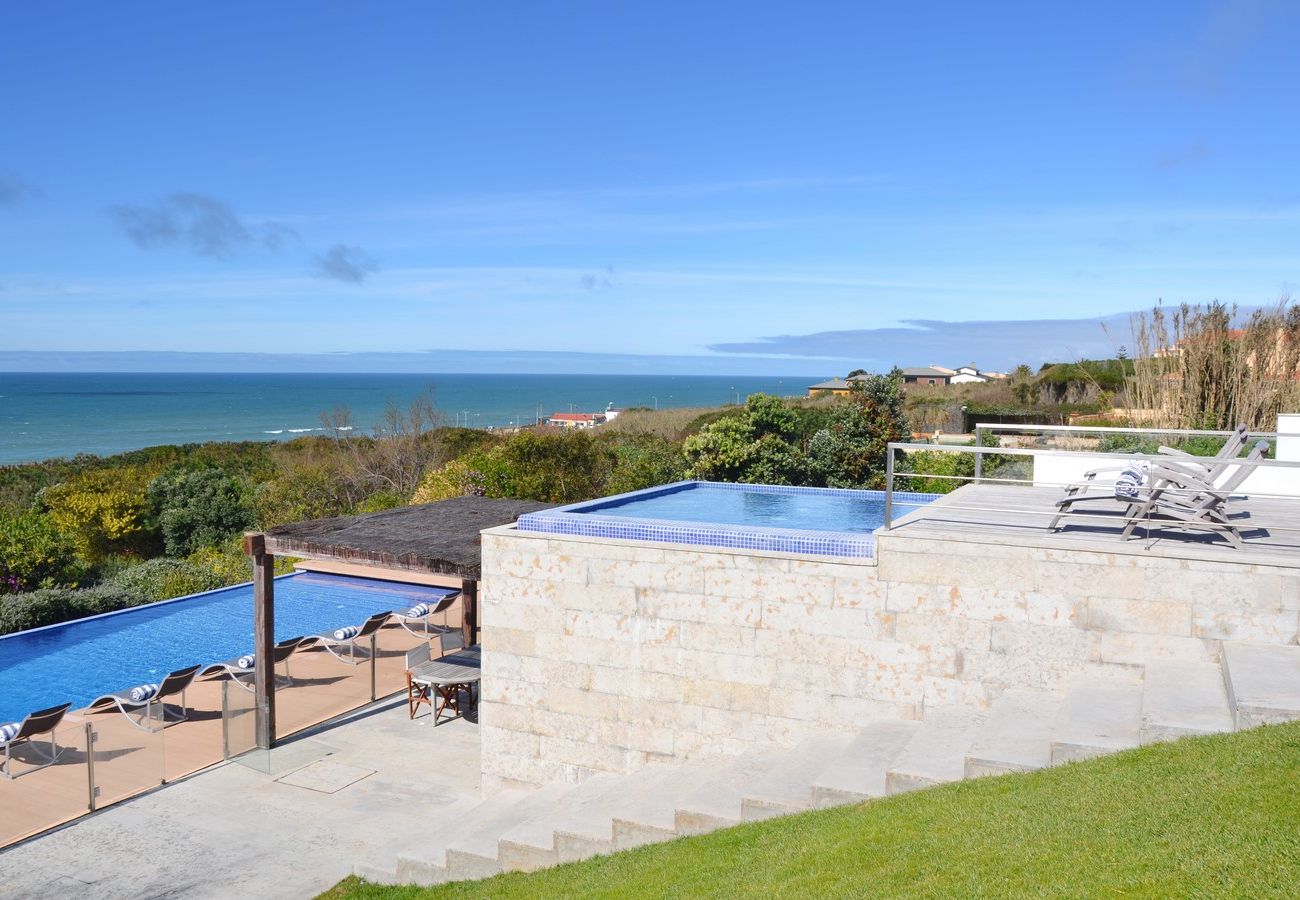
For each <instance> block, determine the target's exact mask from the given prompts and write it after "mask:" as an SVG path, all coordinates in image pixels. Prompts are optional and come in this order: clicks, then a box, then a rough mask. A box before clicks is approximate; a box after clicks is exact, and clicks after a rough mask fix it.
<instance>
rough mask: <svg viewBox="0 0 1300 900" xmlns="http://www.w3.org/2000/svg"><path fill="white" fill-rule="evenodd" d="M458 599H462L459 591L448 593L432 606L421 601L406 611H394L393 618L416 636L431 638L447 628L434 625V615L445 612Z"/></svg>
mask: <svg viewBox="0 0 1300 900" xmlns="http://www.w3.org/2000/svg"><path fill="white" fill-rule="evenodd" d="M458 599H460V592H459V591H457V592H456V593H454V594H448V595H447V596H446V597H443V598H442V599H441V600H439V601H438V602H437V603H435V604H433V605H432V606H430V605H429V604H428V603H421V604H418V605H417V606H413V607H411V608H410V609H409V610H407V611H406V612H404V613H402V612H394V613H393V618H394V619H396V620H397V624H399V625H401V626H402V627H403V628H405V629H406V630H407V631H409V632H410V633H411V634H413V635H415V636H416V637H422V638H431V637H433V636H434V635H435V634H438V633H439V632H441V631H445V630H446V629H444V628H441V627H439V626H436V625H434V624H433V617H434V616H437V615H442V614H443V613H445V612H446V611H447V610H448V609H450V608H451V605H452V604H453V603H455V602H456V601H457V600H458Z"/></svg>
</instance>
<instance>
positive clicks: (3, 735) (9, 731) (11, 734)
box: [0, 722, 23, 744]
mask: <svg viewBox="0 0 1300 900" xmlns="http://www.w3.org/2000/svg"><path fill="white" fill-rule="evenodd" d="M22 727H23V726H22V723H20V722H6V723H5V724H3V725H0V744H7V743H9V742H10V741H12V740H13V739H14V738H16V737H17V736H18V732H19V731H21V730H22Z"/></svg>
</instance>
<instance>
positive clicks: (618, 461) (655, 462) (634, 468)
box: [606, 434, 686, 494]
mask: <svg viewBox="0 0 1300 900" xmlns="http://www.w3.org/2000/svg"><path fill="white" fill-rule="evenodd" d="M609 445H610V447H611V448H612V449H613V452H614V455H615V464H614V471H613V473H612V474H611V475H610V479H609V484H608V485H607V486H606V490H607V491H608V492H609V493H611V494H622V493H626V492H627V491H637V490H640V489H642V488H648V487H654V486H656V485H660V484H669V483H670V482H673V481H680V480H681V479H682V478H683V477H684V476H685V474H686V460H685V458H684V457H683V456H682V451H681V449H680V448H678V446H677V445H676V444H674V443H673V442H672V441H669V440H665V439H664V438H661V437H658V436H657V435H653V434H618V435H613V440H611V441H610V442H609Z"/></svg>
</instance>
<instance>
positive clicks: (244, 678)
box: [199, 637, 306, 691]
mask: <svg viewBox="0 0 1300 900" xmlns="http://www.w3.org/2000/svg"><path fill="white" fill-rule="evenodd" d="M304 640H306V639H305V638H301V637H293V638H289V639H288V640H284V641H280V643H278V644H276V645H275V646H274V647H272V648H271V665H272V666H273V667H274V666H278V665H279V664H280V663H284V675H283V676H280V675H276V676H275V678H276V684H277V685H278V686H281V687H288V686H289V685H291V684H293V675H292V674H291V673H290V672H289V657H290V656H292V655H293V652H294V651H295V650H297V649H298V647H299V646H301V644H302V642H303V641H304ZM253 663H254V656H253V654H252V653H246V654H244V655H243V656H240V657H237V658H235V659H230V660H227V661H226V662H220V663H213V664H212V665H210V666H206V667H205V668H204V669H203V671H202V672H200V673H199V675H200V677H203V678H208V677H211V676H219V675H225V676H228V677H229V678H230V680H231V681H232V682H234V683H235V684H237V685H239V686H240V687H241V688H243V689H244V690H246V691H251V690H253V687H254V674H253Z"/></svg>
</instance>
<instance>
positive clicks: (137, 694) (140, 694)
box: [131, 684, 158, 703]
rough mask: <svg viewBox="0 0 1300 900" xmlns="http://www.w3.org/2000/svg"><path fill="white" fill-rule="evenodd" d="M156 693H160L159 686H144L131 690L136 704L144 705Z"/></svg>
mask: <svg viewBox="0 0 1300 900" xmlns="http://www.w3.org/2000/svg"><path fill="white" fill-rule="evenodd" d="M156 693H158V685H156V684H142V685H140V686H139V687H133V688H131V699H132V700H133V701H134V702H136V703H143V702H144V701H146V700H148V699H149V698H150V697H152V696H153V695H154V694H156Z"/></svg>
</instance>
